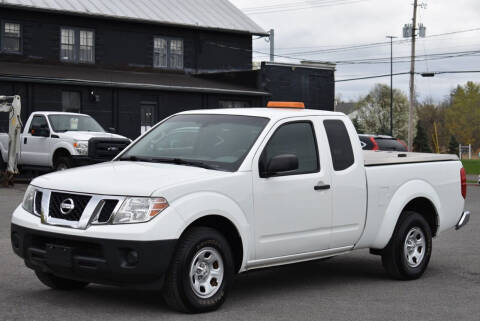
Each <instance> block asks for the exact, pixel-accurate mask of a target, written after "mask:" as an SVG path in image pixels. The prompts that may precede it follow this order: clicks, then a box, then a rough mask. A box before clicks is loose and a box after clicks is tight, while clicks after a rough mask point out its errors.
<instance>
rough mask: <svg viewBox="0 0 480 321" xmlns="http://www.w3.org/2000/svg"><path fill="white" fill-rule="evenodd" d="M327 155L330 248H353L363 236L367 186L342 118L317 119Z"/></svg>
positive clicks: (354, 139)
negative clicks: (324, 133) (330, 197)
mask: <svg viewBox="0 0 480 321" xmlns="http://www.w3.org/2000/svg"><path fill="white" fill-rule="evenodd" d="M317 121H318V122H322V123H323V125H324V127H325V132H326V135H327V140H328V145H329V149H330V151H329V154H330V155H331V163H330V164H331V166H332V168H331V169H330V171H331V173H332V174H331V185H332V210H333V216H332V238H331V247H332V248H340V247H347V246H353V245H355V243H356V242H357V241H358V240H359V238H360V236H361V235H362V233H363V229H364V226H365V219H366V210H367V208H366V207H367V182H366V176H365V167H364V162H363V153H362V150H361V145H360V140H359V138H358V135H357V132H356V131H355V128H354V127H353V125H352V123H351V122H350V121H349V120H348V119H347V118H346V117H345V116H343V117H342V116H338V117H325V118H323V117H322V118H319V119H318V120H317Z"/></svg>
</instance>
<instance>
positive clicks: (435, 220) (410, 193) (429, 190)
mask: <svg viewBox="0 0 480 321" xmlns="http://www.w3.org/2000/svg"><path fill="white" fill-rule="evenodd" d="M406 210H410V211H415V212H418V213H419V214H420V215H422V216H423V217H424V218H425V219H426V220H427V222H428V223H429V225H430V227H431V228H432V236H435V235H437V232H438V229H439V226H440V219H441V202H440V199H439V197H438V194H437V192H436V191H435V189H434V188H433V186H431V185H430V184H429V183H427V182H425V181H422V180H414V181H410V182H407V183H406V184H404V185H402V186H401V187H400V188H399V189H397V191H396V192H395V193H394V194H393V197H392V198H391V200H390V203H389V204H388V206H387V208H386V210H385V211H384V217H383V220H382V221H381V224H380V225H379V228H378V232H377V235H376V238H375V240H374V241H373V244H372V245H371V246H370V248H373V249H383V248H384V247H385V246H386V245H387V244H388V242H389V241H390V238H391V237H392V235H393V232H394V230H395V227H396V226H397V223H398V221H399V219H400V216H401V215H402V213H404V212H405V211H406Z"/></svg>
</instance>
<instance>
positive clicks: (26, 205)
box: [22, 185, 36, 215]
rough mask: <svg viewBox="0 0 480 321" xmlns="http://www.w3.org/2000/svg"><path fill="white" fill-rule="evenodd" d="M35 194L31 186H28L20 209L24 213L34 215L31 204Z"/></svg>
mask: <svg viewBox="0 0 480 321" xmlns="http://www.w3.org/2000/svg"><path fill="white" fill-rule="evenodd" d="M35 193H36V190H35V188H34V187H33V186H32V185H29V186H28V188H27V191H26V192H25V196H24V197H23V202H22V207H23V209H24V210H25V211H27V212H28V213H30V214H34V215H35V213H34V211H33V203H34V202H35Z"/></svg>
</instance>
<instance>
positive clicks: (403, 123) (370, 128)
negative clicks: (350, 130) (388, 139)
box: [356, 84, 409, 140]
mask: <svg viewBox="0 0 480 321" xmlns="http://www.w3.org/2000/svg"><path fill="white" fill-rule="evenodd" d="M408 106H409V104H408V99H407V96H405V94H403V93H402V92H401V91H400V90H397V89H394V90H393V136H395V137H397V138H400V139H403V140H406V139H407V136H408ZM356 111H357V117H358V121H359V123H360V124H361V125H362V127H363V129H364V130H365V132H366V133H369V134H384V135H390V87H389V86H386V85H382V84H377V85H375V86H374V87H373V89H372V90H371V91H370V92H369V93H368V95H366V96H365V97H363V98H361V99H360V100H359V101H358V103H357V106H356Z"/></svg>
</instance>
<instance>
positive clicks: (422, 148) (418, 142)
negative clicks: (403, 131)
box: [413, 122, 432, 153]
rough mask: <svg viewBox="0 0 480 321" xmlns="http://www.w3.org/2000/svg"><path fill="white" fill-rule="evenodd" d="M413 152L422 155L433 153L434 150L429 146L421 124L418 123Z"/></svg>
mask: <svg viewBox="0 0 480 321" xmlns="http://www.w3.org/2000/svg"><path fill="white" fill-rule="evenodd" d="M413 150H414V151H415V152H421V153H431V152H432V149H431V148H430V146H429V144H428V138H427V135H426V133H425V130H424V129H423V126H422V124H421V122H418V123H417V135H416V136H415V139H414V140H413Z"/></svg>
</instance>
